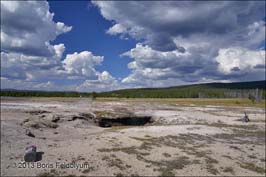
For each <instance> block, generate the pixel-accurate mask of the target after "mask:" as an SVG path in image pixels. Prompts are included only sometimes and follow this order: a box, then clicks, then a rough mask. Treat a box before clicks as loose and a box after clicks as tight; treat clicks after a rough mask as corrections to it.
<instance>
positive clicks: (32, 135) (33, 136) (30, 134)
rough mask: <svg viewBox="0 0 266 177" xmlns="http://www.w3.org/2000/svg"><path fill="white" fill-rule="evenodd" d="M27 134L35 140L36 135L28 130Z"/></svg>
mask: <svg viewBox="0 0 266 177" xmlns="http://www.w3.org/2000/svg"><path fill="white" fill-rule="evenodd" d="M25 134H26V135H27V136H29V137H32V138H35V135H34V134H33V133H32V132H31V131H30V130H29V129H27V130H26V133H25Z"/></svg>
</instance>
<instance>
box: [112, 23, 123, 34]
mask: <svg viewBox="0 0 266 177" xmlns="http://www.w3.org/2000/svg"><path fill="white" fill-rule="evenodd" d="M124 32H126V28H125V27H124V26H122V25H121V24H115V25H114V26H112V27H111V28H109V29H108V30H107V33H108V34H111V35H116V34H121V33H124Z"/></svg>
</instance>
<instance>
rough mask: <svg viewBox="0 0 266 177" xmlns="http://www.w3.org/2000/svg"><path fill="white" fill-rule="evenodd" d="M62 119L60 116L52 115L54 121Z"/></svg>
mask: <svg viewBox="0 0 266 177" xmlns="http://www.w3.org/2000/svg"><path fill="white" fill-rule="evenodd" d="M59 120H60V117H59V116H53V117H52V122H55V123H56V122H58V121H59Z"/></svg>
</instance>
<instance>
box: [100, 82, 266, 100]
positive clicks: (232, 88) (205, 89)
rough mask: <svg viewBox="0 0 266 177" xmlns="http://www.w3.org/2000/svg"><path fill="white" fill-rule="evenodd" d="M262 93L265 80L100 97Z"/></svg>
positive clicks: (127, 91)
mask: <svg viewBox="0 0 266 177" xmlns="http://www.w3.org/2000/svg"><path fill="white" fill-rule="evenodd" d="M256 89H260V91H259V92H260V94H262V95H263V97H264V98H265V81H253V82H235V83H207V84H195V85H186V86H176V87H167V88H137V89H124V90H116V91H111V92H102V93H99V94H98V96H100V97H124V98H198V97H210V98H225V97H248V95H249V94H252V95H253V94H256Z"/></svg>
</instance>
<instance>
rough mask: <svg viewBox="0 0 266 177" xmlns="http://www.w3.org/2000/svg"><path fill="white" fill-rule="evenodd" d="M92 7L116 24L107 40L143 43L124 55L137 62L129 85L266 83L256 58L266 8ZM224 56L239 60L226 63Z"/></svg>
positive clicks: (186, 4) (230, 4) (233, 4)
mask: <svg viewBox="0 0 266 177" xmlns="http://www.w3.org/2000/svg"><path fill="white" fill-rule="evenodd" d="M93 3H94V4H95V5H96V6H97V7H98V8H99V10H100V12H101V14H102V16H103V17H105V18H106V19H107V20H110V21H112V22H114V23H115V24H114V25H113V26H112V27H110V28H109V30H108V31H111V32H109V34H111V35H114V34H121V35H123V36H125V35H129V36H131V37H132V38H134V39H136V40H139V41H141V42H139V44H137V45H136V47H135V48H133V49H131V50H130V51H127V52H125V53H123V54H122V57H123V56H128V57H130V58H133V59H134V60H133V61H132V62H130V63H129V64H128V68H129V69H131V74H130V75H129V76H127V77H126V78H124V79H123V80H122V82H123V83H125V84H132V85H133V84H135V85H139V86H143V85H145V86H148V87H149V86H154V85H161V83H164V84H166V85H165V86H167V84H168V85H169V84H170V85H172V84H174V83H188V82H189V83H194V82H205V81H219V80H220V81H230V80H236V81H241V80H249V79H251V80H252V79H253V80H259V79H260V78H263V77H264V74H262V73H263V71H265V69H264V70H263V67H262V65H261V62H262V61H263V60H262V59H261V58H258V55H259V53H261V52H263V53H265V51H258V49H259V48H261V46H262V45H264V43H265V20H263V18H264V16H265V2H258V1H257V2H255V1H246V2H237V1H226V2H224V1H213V2H210V1H208V2H203V1H200V2H196V1H193V2H192V1H182V2H176V1H171V2H170V1H157V2H149V1H145V2H144V1H142V2H133V1H130V2H123V1H122V2H121V1H94V2H93ZM128 7H130V8H128ZM120 26H122V27H123V30H120V28H118V27H120ZM116 28H117V29H116ZM226 51H234V52H235V53H236V54H234V55H233V56H231V55H230V56H228V57H229V58H230V59H226V57H227V55H228V54H227V52H226ZM225 56H226V57H225ZM248 58H249V59H248ZM230 61H233V62H230ZM237 68H239V71H238V69H237Z"/></svg>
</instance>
